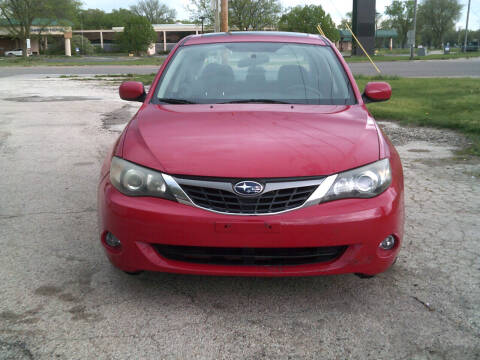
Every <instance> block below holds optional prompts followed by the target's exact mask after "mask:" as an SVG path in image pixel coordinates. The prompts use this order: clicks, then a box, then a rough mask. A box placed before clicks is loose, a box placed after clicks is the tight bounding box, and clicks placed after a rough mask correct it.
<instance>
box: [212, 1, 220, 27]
mask: <svg viewBox="0 0 480 360" xmlns="http://www.w3.org/2000/svg"><path fill="white" fill-rule="evenodd" d="M218 2H219V0H212V8H213V13H214V20H215V26H214V30H215V32H219V31H220V7H219V6H218Z"/></svg>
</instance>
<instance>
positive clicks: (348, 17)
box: [337, 12, 352, 30]
mask: <svg viewBox="0 0 480 360" xmlns="http://www.w3.org/2000/svg"><path fill="white" fill-rule="evenodd" d="M345 16H346V17H344V18H342V20H341V21H340V24H339V25H338V26H337V28H338V29H340V30H347V29H348V27H347V25H348V26H350V29H351V28H352V13H351V12H347V13H346V14H345Z"/></svg>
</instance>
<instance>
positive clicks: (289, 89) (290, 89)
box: [286, 84, 323, 98]
mask: <svg viewBox="0 0 480 360" xmlns="http://www.w3.org/2000/svg"><path fill="white" fill-rule="evenodd" d="M305 89H307V92H308V91H311V92H313V93H315V95H318V97H320V98H321V97H323V94H322V92H321V91H320V90H319V89H317V88H314V87H312V86H309V85H301V84H296V85H291V86H289V87H287V89H286V91H287V92H290V93H291V92H296V91H297V90H300V91H302V92H305Z"/></svg>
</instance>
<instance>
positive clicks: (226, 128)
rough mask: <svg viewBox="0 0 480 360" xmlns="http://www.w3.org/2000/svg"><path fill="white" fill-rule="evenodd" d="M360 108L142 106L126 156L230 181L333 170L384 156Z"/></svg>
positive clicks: (165, 168)
mask: <svg viewBox="0 0 480 360" xmlns="http://www.w3.org/2000/svg"><path fill="white" fill-rule="evenodd" d="M378 142H379V140H378V134H377V129H376V126H375V122H374V121H373V119H372V118H371V117H370V116H369V115H368V112H367V110H366V108H365V107H364V106H362V105H353V106H323V105H322V106H311V105H295V106H291V105H283V104H234V105H233V104H228V105H227V104H222V105H213V106H212V105H155V104H148V105H144V106H143V107H142V108H141V110H140V111H139V112H138V113H137V115H136V117H135V118H134V119H133V120H132V122H131V123H130V125H129V128H128V130H127V136H126V138H125V143H124V146H123V153H122V156H123V157H124V158H125V159H127V160H129V161H132V162H135V163H138V164H141V165H144V166H147V167H150V168H154V169H158V170H160V171H163V172H166V173H169V174H176V175H196V176H210V177H230V178H267V177H301V176H318V175H328V174H332V173H336V172H340V171H343V170H347V169H351V168H355V167H358V166H361V165H364V164H367V163H370V162H373V161H376V160H378V158H379V145H378Z"/></svg>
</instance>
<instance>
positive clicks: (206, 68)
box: [154, 42, 356, 105]
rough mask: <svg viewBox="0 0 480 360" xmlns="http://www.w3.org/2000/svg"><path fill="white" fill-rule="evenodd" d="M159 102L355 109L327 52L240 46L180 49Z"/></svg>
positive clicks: (347, 86)
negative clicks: (295, 105)
mask: <svg viewBox="0 0 480 360" xmlns="http://www.w3.org/2000/svg"><path fill="white" fill-rule="evenodd" d="M154 101H155V102H160V103H161V102H165V103H172V104H189V103H201V104H214V103H229V102H230V103H241V102H259V103H262V102H264V103H291V104H322V105H323V104H325V105H351V104H355V103H356V101H355V97H354V95H353V91H352V88H351V86H350V81H349V79H348V77H347V75H346V73H345V71H344V69H343V67H342V66H341V64H340V62H339V61H338V58H337V56H336V55H335V53H334V52H333V51H332V49H331V48H330V47H328V46H318V45H306V44H291V43H277V42H272V43H266V42H236V43H217V44H201V45H189V46H182V47H180V48H179V49H178V50H177V52H176V53H175V56H174V57H173V58H172V60H171V61H170V63H169V65H168V67H167V68H166V70H165V71H164V73H163V74H162V78H161V80H160V83H159V85H158V86H157V90H156V93H155V96H154Z"/></svg>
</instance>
